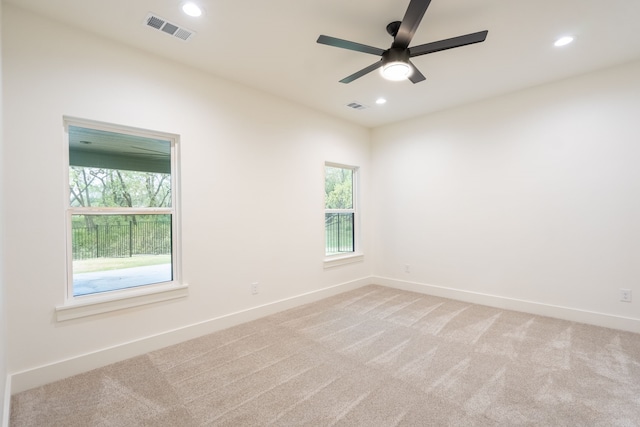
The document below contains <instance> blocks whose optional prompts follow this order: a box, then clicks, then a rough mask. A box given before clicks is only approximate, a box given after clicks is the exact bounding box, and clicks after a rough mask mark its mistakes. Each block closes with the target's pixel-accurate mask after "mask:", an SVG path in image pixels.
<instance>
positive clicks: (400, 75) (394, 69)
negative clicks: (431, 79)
mask: <svg viewBox="0 0 640 427" xmlns="http://www.w3.org/2000/svg"><path fill="white" fill-rule="evenodd" d="M410 75H411V67H410V66H409V64H407V63H406V62H401V61H396V62H389V63H388V64H385V65H383V66H382V77H384V78H385V79H387V80H392V81H396V82H397V81H401V80H405V79H406V78H408V77H409V76H410Z"/></svg>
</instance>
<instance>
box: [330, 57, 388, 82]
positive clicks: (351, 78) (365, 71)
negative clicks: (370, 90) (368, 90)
mask: <svg viewBox="0 0 640 427" xmlns="http://www.w3.org/2000/svg"><path fill="white" fill-rule="evenodd" d="M381 65H382V61H378V62H376V63H375V64H371V65H369V66H368V67H366V68H363V69H362V70H360V71H358V72H355V73H353V74H351V75H350V76H347V77H345V78H344V79H342V80H340V83H351V82H352V81H354V80H355V79H359V78H360V77H362V76H364V75H365V74H369V73H370V72H372V71H373V70H375V69H376V68H380V66H381Z"/></svg>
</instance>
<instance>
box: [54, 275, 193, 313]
mask: <svg viewBox="0 0 640 427" xmlns="http://www.w3.org/2000/svg"><path fill="white" fill-rule="evenodd" d="M188 288H189V287H188V286H187V285H175V284H167V285H160V286H154V287H152V288H147V289H133V290H131V291H127V292H118V293H114V294H103V295H93V296H89V297H84V298H77V300H75V301H72V302H68V303H67V304H65V305H63V306H59V307H56V320H57V321H58V322H62V321H65V320H71V319H78V318H81V317H88V316H93V315H96V314H101V313H108V312H110V311H116V310H123V309H125V308H131V307H138V306H141V305H146V304H152V303H156V302H160V301H168V300H172V299H176V298H183V297H186V296H187V294H188Z"/></svg>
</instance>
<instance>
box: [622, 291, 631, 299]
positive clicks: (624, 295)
mask: <svg viewBox="0 0 640 427" xmlns="http://www.w3.org/2000/svg"><path fill="white" fill-rule="evenodd" d="M620 301H622V302H631V289H620Z"/></svg>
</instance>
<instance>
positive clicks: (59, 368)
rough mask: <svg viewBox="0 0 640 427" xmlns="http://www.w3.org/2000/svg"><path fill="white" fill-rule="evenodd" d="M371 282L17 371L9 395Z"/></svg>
mask: <svg viewBox="0 0 640 427" xmlns="http://www.w3.org/2000/svg"><path fill="white" fill-rule="evenodd" d="M371 283H372V282H371V278H370V277H365V278H362V279H358V280H354V281H351V282H346V283H342V284H339V285H334V286H330V287H328V288H324V289H320V290H318V291H313V292H308V293H305V294H301V295H296V296H294V297H291V298H286V299H283V300H279V301H275V302H272V303H269V304H265V305H261V306H258V307H252V308H250V309H247V310H243V311H239V312H236V313H231V314H227V315H224V316H220V317H215V318H213V319H209V320H206V321H203V322H199V323H195V324H192V325H187V326H183V327H180V328H177V329H173V330H170V331H166V332H162V333H160V334H157V335H152V336H147V337H144V338H140V339H137V340H134V341H130V342H126V343H122V344H119V345H117V346H113V347H109V348H104V349H102V350H99V351H95V352H91V353H86V354H82V355H78V356H75V357H72V358H69V359H65V360H61V361H58V362H54V363H50V364H47V365H44V366H39V367H36V368H32V369H27V370H24V371H21V372H16V373H13V374H11V375H10V378H9V379H8V380H7V381H8V383H9V384H10V390H11V393H8V398H9V399H11V394H15V393H20V392H22V391H25V390H29V389H32V388H34V387H39V386H41V385H44V384H48V383H50V382H53V381H58V380H61V379H63V378H68V377H70V376H73V375H77V374H81V373H83V372H87V371H90V370H92V369H96V368H100V367H102V366H106V365H109V364H112V363H116V362H120V361H122V360H126V359H129V358H131V357H135V356H139V355H142V354H144V353H148V352H150V351H154V350H158V349H160V348H163V347H167V346H170V345H173V344H178V343H180V342H183V341H187V340H190V339H193V338H197V337H200V336H203V335H206V334H210V333H212V332H216V331H219V330H222V329H226V328H229V327H231V326H235V325H239V324H241V323H245V322H249V321H251V320H255V319H259V318H261V317H264V316H268V315H270V314H274V313H277V312H280V311H283V310H287V309H290V308H293V307H297V306H300V305H303V304H308V303H311V302H315V301H318V300H321V299H323V298H327V297H330V296H333V295H337V294H340V293H342V292H346V291H350V290H353V289H357V288H359V287H362V286H365V285H369V284H371ZM5 397H6V396H5ZM5 407H6V404H5Z"/></svg>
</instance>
